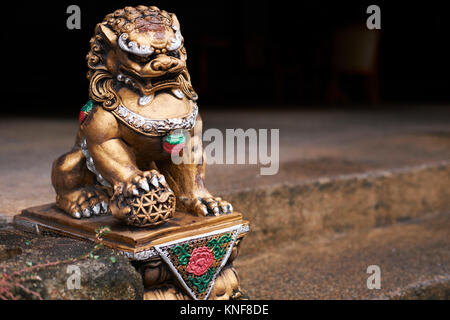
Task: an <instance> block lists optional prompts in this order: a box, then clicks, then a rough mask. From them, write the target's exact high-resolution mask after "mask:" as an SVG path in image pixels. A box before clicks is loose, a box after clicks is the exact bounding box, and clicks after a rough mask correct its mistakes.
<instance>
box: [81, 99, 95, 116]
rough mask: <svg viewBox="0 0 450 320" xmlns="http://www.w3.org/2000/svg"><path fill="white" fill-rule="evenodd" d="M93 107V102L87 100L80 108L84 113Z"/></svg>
mask: <svg viewBox="0 0 450 320" xmlns="http://www.w3.org/2000/svg"><path fill="white" fill-rule="evenodd" d="M93 107H94V104H93V103H92V100H89V101H88V102H87V103H86V104H85V105H84V106H83V108H81V111H84V112H86V113H89V111H91V109H92V108H93Z"/></svg>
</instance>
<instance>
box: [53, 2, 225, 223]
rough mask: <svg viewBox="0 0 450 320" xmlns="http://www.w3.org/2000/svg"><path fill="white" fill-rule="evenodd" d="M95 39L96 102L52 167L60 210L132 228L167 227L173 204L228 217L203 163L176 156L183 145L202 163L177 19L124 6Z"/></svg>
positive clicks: (92, 92)
mask: <svg viewBox="0 0 450 320" xmlns="http://www.w3.org/2000/svg"><path fill="white" fill-rule="evenodd" d="M90 43H91V49H90V51H89V54H88V55H87V60H88V67H89V72H88V79H89V81H90V85H89V96H90V100H89V102H88V103H87V104H86V105H85V106H84V107H83V109H82V110H81V113H80V127H79V131H78V134H77V136H76V141H75V145H74V147H73V148H72V150H71V151H70V152H68V153H66V154H64V155H62V156H61V157H59V158H58V159H56V160H55V162H54V163H53V168H52V184H53V186H54V188H55V190H56V194H57V196H56V204H57V206H58V207H59V208H61V209H62V210H63V211H65V212H66V213H68V214H69V215H71V216H72V217H74V218H77V219H80V218H88V217H91V216H95V215H100V214H106V213H112V214H113V215H114V216H115V217H118V218H120V219H124V220H126V222H127V223H129V224H132V225H136V226H152V225H157V224H159V223H163V222H164V221H165V220H167V219H168V218H170V217H171V216H172V214H173V212H174V210H175V205H176V209H177V210H182V211H187V212H190V213H193V214H196V215H205V216H206V215H220V214H224V213H225V214H227V213H231V212H232V211H233V208H232V206H231V204H230V203H228V202H226V201H223V200H222V199H221V198H219V197H214V196H212V195H211V193H209V192H208V190H207V189H206V188H205V185H204V182H203V181H204V178H205V161H202V163H201V164H196V163H195V161H191V162H188V163H186V162H184V163H181V164H175V163H174V162H173V161H172V160H171V156H172V153H179V152H180V150H182V148H184V149H185V150H186V148H187V149H189V148H190V150H195V152H193V155H192V157H194V156H195V155H196V154H197V156H198V153H200V158H203V159H204V153H203V149H202V141H201V138H200V137H198V136H197V135H194V131H195V132H201V130H202V120H201V117H200V115H199V114H198V109H197V104H196V100H197V94H196V93H195V91H194V90H193V88H192V85H191V81H190V76H189V73H188V71H187V68H186V49H185V48H184V40H183V37H182V35H181V32H180V24H179V22H178V20H177V17H176V16H175V15H174V14H170V13H168V12H166V11H164V10H159V9H158V8H156V7H146V6H138V7H136V8H134V7H126V8H124V9H120V10H117V11H115V12H114V13H111V14H108V15H107V16H106V17H105V19H104V20H103V22H101V23H99V24H97V26H96V28H95V35H94V37H93V38H92V39H91V41H90ZM177 130H182V131H183V132H185V134H186V133H187V136H188V138H189V139H186V138H185V136H184V135H183V134H179V133H176V132H177ZM185 144H186V145H185ZM192 160H194V159H192Z"/></svg>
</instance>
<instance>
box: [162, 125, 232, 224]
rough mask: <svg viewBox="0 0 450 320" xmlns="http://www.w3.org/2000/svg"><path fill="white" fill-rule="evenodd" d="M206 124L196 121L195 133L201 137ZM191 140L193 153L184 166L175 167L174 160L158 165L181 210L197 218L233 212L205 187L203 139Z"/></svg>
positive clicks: (186, 157)
mask: <svg viewBox="0 0 450 320" xmlns="http://www.w3.org/2000/svg"><path fill="white" fill-rule="evenodd" d="M201 130H202V121H201V119H200V118H198V119H197V121H196V128H195V129H194V130H193V132H196V133H199V132H200V133H201ZM193 132H192V136H191V138H190V139H188V144H187V145H186V146H185V148H184V150H190V151H191V152H188V153H187V155H186V154H185V155H184V157H183V162H182V163H180V164H175V163H174V162H173V161H172V160H171V159H170V160H167V161H159V162H156V165H157V167H158V170H160V172H161V173H162V174H163V175H164V176H165V177H166V179H167V182H168V184H169V185H170V187H171V188H172V189H173V191H174V193H175V195H176V197H177V209H178V210H183V211H188V212H191V213H193V214H196V215H201V216H208V215H216V216H217V215H221V214H229V213H232V212H233V206H232V205H231V204H230V203H229V202H227V201H225V200H223V199H222V198H220V197H215V196H213V195H212V194H211V193H210V192H209V191H208V189H207V188H206V187H205V183H204V179H205V173H206V162H205V153H204V151H203V144H202V141H201V138H200V135H199V134H197V135H193Z"/></svg>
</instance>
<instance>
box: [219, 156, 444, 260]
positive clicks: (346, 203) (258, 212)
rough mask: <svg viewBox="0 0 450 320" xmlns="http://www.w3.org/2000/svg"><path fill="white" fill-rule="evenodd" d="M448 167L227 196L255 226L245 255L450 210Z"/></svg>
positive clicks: (384, 172) (423, 167) (439, 165)
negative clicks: (267, 247) (263, 246)
mask: <svg viewBox="0 0 450 320" xmlns="http://www.w3.org/2000/svg"><path fill="white" fill-rule="evenodd" d="M449 182H450V162H448V161H441V162H438V163H435V164H427V165H421V166H414V167H405V168H400V169H392V170H380V171H373V172H367V173H364V174H352V175H344V176H335V177H330V178H322V179H317V180H311V181H307V182H302V183H299V184H279V185H276V186H271V187H264V188H255V189H246V190H244V191H239V192H236V193H231V192H230V193H227V194H223V196H224V197H225V198H227V199H228V200H230V201H231V203H233V205H234V207H235V208H236V210H239V211H240V212H244V217H245V219H247V220H249V221H251V232H250V233H249V235H248V237H247V238H246V240H245V242H244V245H243V246H242V251H241V255H245V254H247V253H250V252H252V251H254V250H255V248H256V247H257V246H258V245H259V244H260V243H261V241H264V243H266V244H277V243H280V242H283V241H287V240H295V239H300V238H301V237H305V236H314V235H320V234H323V233H342V232H346V231H351V230H369V229H371V228H376V227H381V226H386V225H391V224H394V223H396V222H398V221H406V220H409V219H413V218H417V217H420V216H422V215H424V214H427V213H430V212H446V211H448V210H449V209H450V184H449Z"/></svg>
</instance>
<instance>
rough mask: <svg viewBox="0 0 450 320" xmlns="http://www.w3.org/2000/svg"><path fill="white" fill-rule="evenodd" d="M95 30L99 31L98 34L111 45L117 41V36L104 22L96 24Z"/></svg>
mask: <svg viewBox="0 0 450 320" xmlns="http://www.w3.org/2000/svg"><path fill="white" fill-rule="evenodd" d="M97 30H98V32H99V33H100V35H101V36H102V37H103V39H105V40H106V41H107V42H108V43H109V44H110V45H111V46H115V45H116V43H117V36H116V34H115V33H114V32H113V31H112V30H111V29H109V28H108V27H107V26H105V25H104V24H101V23H99V24H97Z"/></svg>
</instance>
